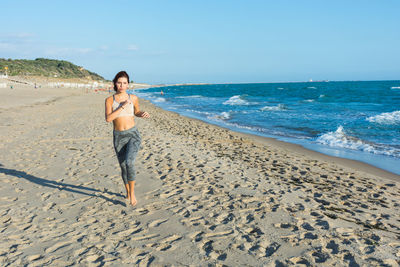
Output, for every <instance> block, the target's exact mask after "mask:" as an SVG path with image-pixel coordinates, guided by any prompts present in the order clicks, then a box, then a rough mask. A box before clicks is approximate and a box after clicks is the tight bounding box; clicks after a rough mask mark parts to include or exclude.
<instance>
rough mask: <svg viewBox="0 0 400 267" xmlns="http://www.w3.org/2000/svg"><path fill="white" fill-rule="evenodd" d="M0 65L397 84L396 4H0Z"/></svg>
mask: <svg viewBox="0 0 400 267" xmlns="http://www.w3.org/2000/svg"><path fill="white" fill-rule="evenodd" d="M0 14H1V22H2V25H1V27H0V58H12V59H21V58H24V59H35V58H37V57H45V58H53V59H63V60H68V61H71V62H72V63H74V64H77V65H80V66H83V67H84V68H86V69H89V70H91V71H94V72H96V73H98V74H100V75H102V76H103V77H105V78H107V79H112V78H113V76H114V75H115V73H117V72H118V71H120V70H126V71H128V73H129V74H130V75H131V76H132V78H133V80H134V81H136V82H149V83H180V82H209V83H235V82H237V83H243V82H279V81H307V80H309V79H313V80H326V79H327V80H393V79H396V80H398V79H400V1H399V0H381V1H378V0H370V1H364V0H363V1H360V0H350V1H349V0H347V1H342V0H336V1H329V0H326V1H321V0H290V1H289V0H282V1H268V0H264V1H256V0H247V1H245V0H242V1H240V0H213V1H208V0H202V1H195V0H186V1H184V0H180V1H178V0H159V1H153V0H147V1H143V0H142V1H135V0H132V1H128V0H113V1H111V0H96V1H94V0H93V1H92V0H79V1H77V0H68V1H61V0H51V1H50V0H48V1H44V0H43V1H42V0H34V1H32V0H7V1H5V0H0Z"/></svg>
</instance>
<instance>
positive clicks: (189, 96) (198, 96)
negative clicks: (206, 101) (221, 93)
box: [175, 95, 203, 98]
mask: <svg viewBox="0 0 400 267" xmlns="http://www.w3.org/2000/svg"><path fill="white" fill-rule="evenodd" d="M200 97H203V96H202V95H187V96H177V97H175V98H200Z"/></svg>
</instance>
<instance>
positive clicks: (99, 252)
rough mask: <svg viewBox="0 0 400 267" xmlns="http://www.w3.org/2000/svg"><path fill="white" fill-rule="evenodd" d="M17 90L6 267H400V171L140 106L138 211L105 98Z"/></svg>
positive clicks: (7, 101)
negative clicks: (143, 115)
mask: <svg viewBox="0 0 400 267" xmlns="http://www.w3.org/2000/svg"><path fill="white" fill-rule="evenodd" d="M6 90H9V89H8V88H7V89H4V88H1V89H0V92H1V93H0V95H1V100H0V101H1V102H0V103H1V109H0V117H1V126H0V131H1V139H2V143H1V145H0V147H1V152H2V153H1V158H0V164H1V166H0V179H1V181H2V183H1V184H0V198H1V202H0V220H1V228H0V264H1V265H2V266H4V265H7V264H10V265H11V266H21V265H27V264H29V265H30V266H43V265H52V266H66V265H85V266H86V265H89V266H109V265H112V266H115V265H118V266H132V265H134V264H137V265H143V266H147V265H149V264H150V265H155V266H158V265H175V266H181V265H183V266H185V265H191V266H204V265H207V264H211V265H228V266H242V265H251V266H261V265H266V266H282V265H281V264H283V265H296V266H297V265H306V266H307V265H308V266H309V265H311V266H314V265H325V266H331V265H336V266H343V265H346V266H347V265H349V266H357V265H360V266H363V265H378V266H381V265H384V264H386V265H388V266H397V265H398V264H399V258H400V252H399V251H400V241H399V239H400V213H399V212H398V211H399V205H400V183H399V181H400V180H399V176H398V175H394V174H391V173H388V172H385V171H383V170H380V169H378V168H374V167H372V166H370V165H367V164H364V163H360V162H357V161H351V160H346V159H339V158H334V157H330V156H325V155H322V154H320V153H317V152H313V151H309V150H306V149H304V148H302V147H300V146H297V145H292V144H287V143H283V142H280V141H276V140H273V139H267V138H261V137H256V136H252V135H246V134H240V133H235V132H232V131H229V130H227V129H223V128H220V127H217V126H214V125H210V124H206V123H204V122H201V121H198V120H194V119H189V118H186V117H183V116H180V115H178V114H175V113H173V112H168V111H164V110H162V109H160V108H158V107H156V106H154V105H152V104H150V103H149V102H148V101H145V100H141V109H142V110H146V111H148V112H149V113H150V114H151V115H152V118H150V119H147V120H145V119H137V126H138V128H139V131H140V132H141V135H142V139H143V143H142V150H141V151H140V152H139V155H138V158H137V161H136V164H137V169H138V174H137V185H136V195H137V196H136V197H137V200H138V205H137V207H136V208H133V207H131V206H129V205H128V202H127V201H126V200H125V199H124V188H123V185H122V179H121V178H120V170H119V165H118V163H117V159H116V157H115V155H114V151H113V146H112V125H111V124H108V123H106V122H105V121H104V99H105V97H106V96H107V95H106V94H102V93H89V94H86V93H85V92H84V91H83V90H81V89H68V90H66V89H65V88H63V89H61V88H39V89H38V90H37V91H33V90H35V89H33V88H31V87H29V86H22V85H17V86H15V90H13V91H12V92H10V91H6ZM22 99H24V100H22Z"/></svg>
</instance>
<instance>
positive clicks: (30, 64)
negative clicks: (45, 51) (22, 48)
mask: <svg viewBox="0 0 400 267" xmlns="http://www.w3.org/2000/svg"><path fill="white" fill-rule="evenodd" d="M6 69H7V70H6ZM0 72H3V73H6V72H7V74H8V75H9V76H28V77H29V76H36V77H37V76H40V77H48V78H61V79H85V80H94V81H104V80H105V79H104V78H103V77H101V76H100V75H98V74H97V73H94V72H91V71H88V70H86V69H84V68H83V67H80V66H77V65H75V64H73V63H71V62H68V61H65V60H56V59H46V58H37V59H35V60H29V59H14V60H13V59H4V58H0Z"/></svg>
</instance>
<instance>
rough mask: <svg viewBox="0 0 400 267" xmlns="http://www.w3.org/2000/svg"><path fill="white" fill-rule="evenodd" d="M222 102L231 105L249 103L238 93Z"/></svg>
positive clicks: (246, 104)
mask: <svg viewBox="0 0 400 267" xmlns="http://www.w3.org/2000/svg"><path fill="white" fill-rule="evenodd" d="M223 104H224V105H231V106H248V105H250V103H249V102H248V101H247V100H245V99H243V97H242V96H240V95H234V96H232V97H231V98H229V99H228V100H226V101H225V102H224V103H223Z"/></svg>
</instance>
